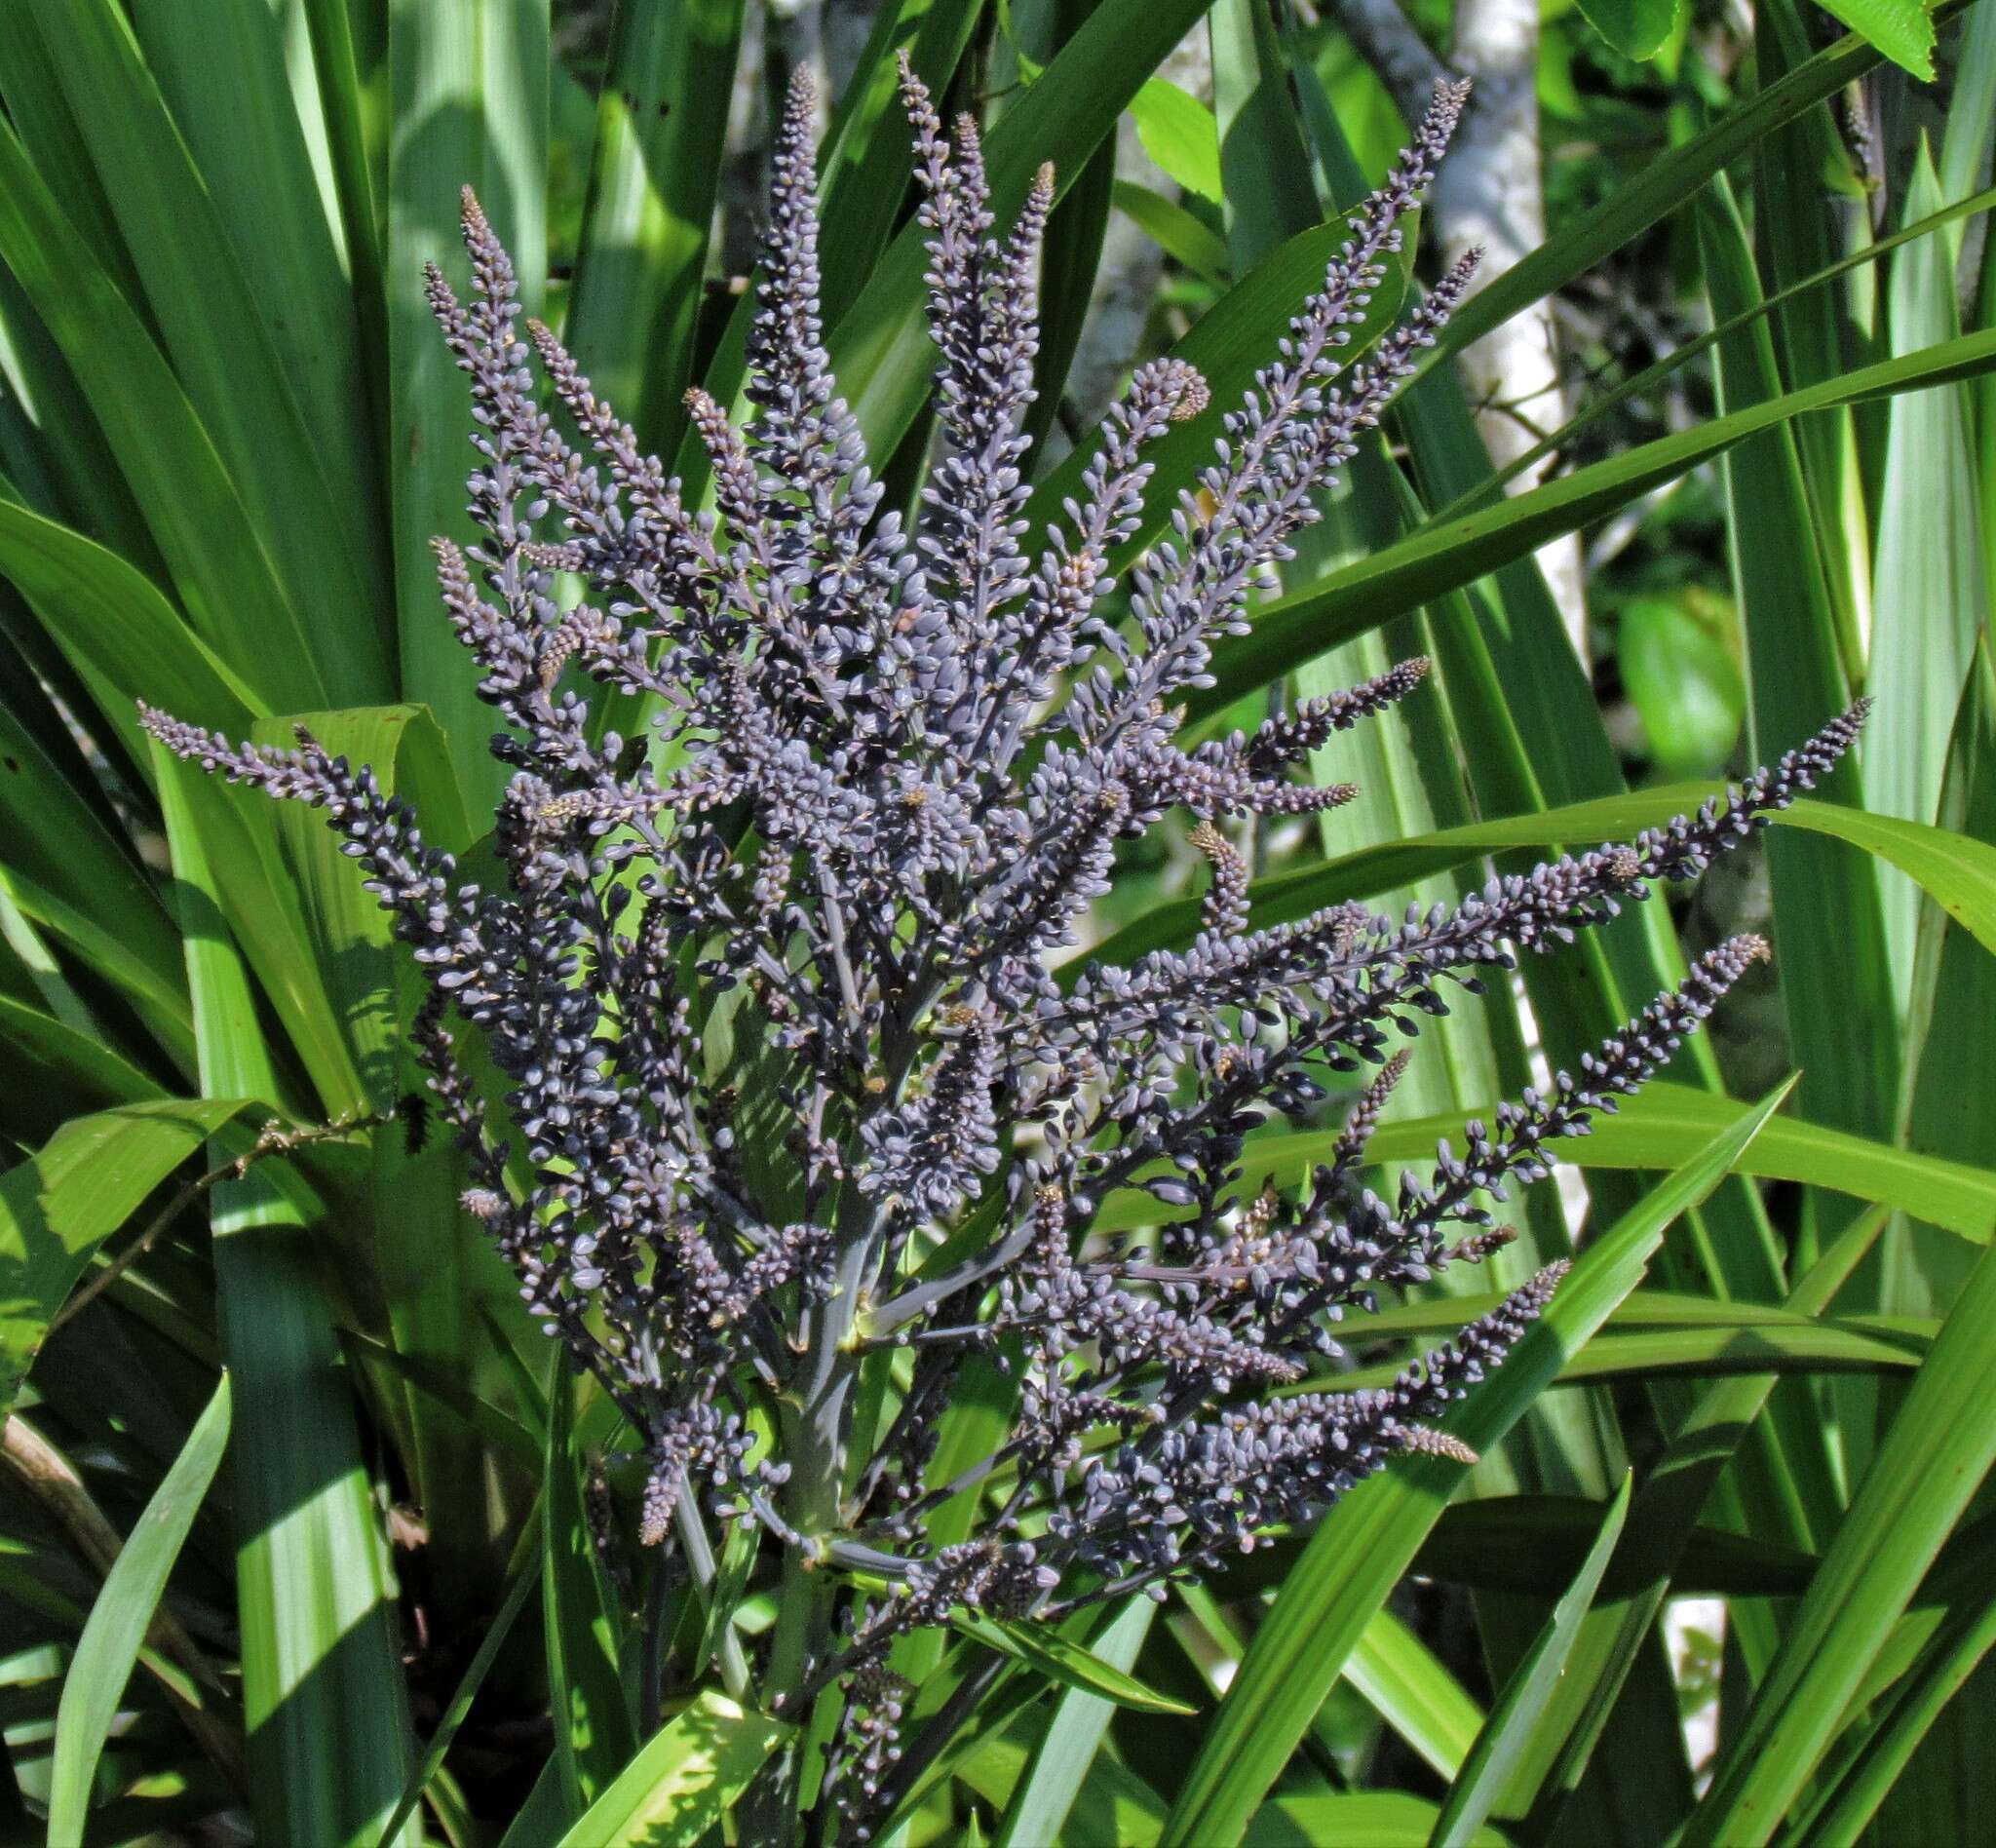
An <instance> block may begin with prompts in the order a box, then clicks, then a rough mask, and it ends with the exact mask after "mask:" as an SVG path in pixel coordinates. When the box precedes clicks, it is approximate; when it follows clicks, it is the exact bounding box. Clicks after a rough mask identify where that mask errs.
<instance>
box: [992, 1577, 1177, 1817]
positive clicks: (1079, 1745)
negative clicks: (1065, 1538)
mask: <svg viewBox="0 0 1996 1848" xmlns="http://www.w3.org/2000/svg"><path fill="white" fill-rule="evenodd" d="M1157 1611H1158V1607H1157V1605H1155V1604H1154V1603H1152V1602H1151V1600H1150V1599H1149V1598H1131V1599H1129V1600H1128V1601H1127V1602H1126V1603H1125V1604H1124V1605H1123V1607H1122V1609H1120V1610H1119V1611H1117V1613H1116V1614H1115V1616H1114V1617H1113V1618H1111V1619H1110V1621H1109V1623H1108V1625H1107V1626H1106V1628H1104V1629H1103V1630H1102V1631H1101V1632H1100V1633H1099V1634H1098V1635H1097V1636H1095V1637H1094V1641H1093V1644H1092V1645H1091V1647H1090V1650H1089V1653H1090V1655H1091V1656H1092V1657H1093V1658H1094V1662H1095V1663H1096V1664H1097V1665H1098V1666H1100V1667H1105V1668H1110V1669H1114V1670H1116V1671H1117V1672H1118V1673H1119V1674H1124V1675H1127V1674H1128V1673H1129V1672H1130V1670H1131V1668H1132V1666H1133V1664H1134V1663H1135V1661H1136V1658H1137V1656H1138V1655H1139V1654H1140V1653H1141V1651H1142V1648H1143V1643H1144V1638H1145V1637H1146V1636H1148V1635H1149V1634H1150V1626H1151V1620H1152V1619H1153V1618H1154V1617H1156V1615H1157ZM1115 1705H1116V1704H1115V1702H1114V1701H1112V1700H1110V1699H1108V1698H1107V1697H1106V1696H1104V1695H1101V1694H1095V1693H1091V1692H1088V1691H1086V1690H1084V1689H1081V1688H1070V1689H1069V1690H1068V1691H1067V1692H1066V1693H1065V1694H1063V1695H1062V1696H1061V1697H1060V1701H1059V1704H1058V1705H1057V1706H1056V1708H1055V1709H1054V1712H1053V1713H1052V1715H1051V1716H1050V1717H1049V1719H1048V1721H1047V1730H1046V1733H1045V1735H1044V1736H1043V1737H1042V1739H1041V1740H1040V1744H1039V1747H1038V1749H1037V1750H1036V1751H1035V1752H1033V1755H1032V1761H1031V1763H1030V1765H1029V1766H1028V1767H1027V1769H1026V1771H1025V1774H1024V1776H1023V1777H1022V1778H1021V1779H1020V1780H1019V1782H1018V1783H1017V1786H1016V1787H1015V1788H1014V1790H1013V1791H1012V1793H1011V1797H1010V1800H1009V1801H1008V1802H1007V1804H1006V1805H1005V1809H1004V1823H1003V1825H1002V1826H1001V1828H1000V1829H999V1831H998V1840H997V1848H1035V1844H1037V1843H1040V1842H1052V1841H1058V1840H1060V1839H1061V1837H1062V1831H1063V1829H1064V1826H1065V1825H1066V1822H1067V1817H1068V1812H1069V1811H1070V1810H1071V1809H1072V1808H1073V1806H1074V1799H1075V1796H1076V1794H1077V1793H1078V1792H1079V1791H1080V1790H1081V1787H1082V1784H1083V1782H1084V1781H1085V1780H1086V1779H1087V1777H1088V1775H1089V1767H1090V1765H1091V1764H1092V1763H1094V1757H1095V1753H1096V1752H1098V1751H1099V1750H1100V1748H1101V1742H1102V1735H1103V1734H1104V1733H1105V1732H1106V1731H1107V1730H1108V1725H1109V1720H1110V1718H1111V1716H1112V1715H1113V1713H1114V1711H1115Z"/></svg>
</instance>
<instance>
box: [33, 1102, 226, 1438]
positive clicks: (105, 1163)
mask: <svg viewBox="0 0 1996 1848" xmlns="http://www.w3.org/2000/svg"><path fill="white" fill-rule="evenodd" d="M249 1107H252V1106H249V1105H246V1104H244V1103H242V1102H239V1101H237V1100H234V1099H229V1098H202V1099H191V1100H187V1101H179V1100H175V1101H173V1102H171V1103H134V1104H127V1105H124V1106H121V1107H120V1108H118V1109H115V1110H106V1111H103V1112H102V1113H101V1114H99V1115H96V1116H88V1117H79V1118H77V1119H76V1120H75V1121H74V1122H71V1123H65V1124H64V1125H63V1126H62V1128H61V1129H59V1130H58V1131H57V1133H56V1135H55V1136H54V1137H53V1138H52V1139H51V1140H50V1142H49V1144H48V1146H47V1147H46V1148H43V1149H42V1150H40V1151H39V1152H38V1153H37V1154H35V1155H33V1156H31V1157H30V1158H29V1159H28V1160H27V1161H25V1162H23V1163H21V1165H20V1166H19V1167H18V1168H15V1169H11V1170H10V1171H9V1172H8V1173H7V1174H6V1175H5V1176H4V1178H0V1406H11V1405H13V1403H14V1396H15V1394H16V1393H17V1392H19V1389H20V1382H21V1380H22V1378H23V1377H25V1375H26V1373H27V1369H28V1367H29V1366H30V1364H31V1363H32V1362H33V1360H34V1357H35V1352H36V1350H37V1349H38V1348H39V1347H40V1346H41V1343H42V1337H43V1336H44V1335H45V1334H46V1333H47V1332H48V1328H49V1323H50V1321H51V1319H52V1318H53V1317H54V1316H55V1314H56V1312H57V1311H58V1309H60V1308H61V1307H62V1304H63V1301H64V1299H65V1298H66V1297H67V1296H68V1294H69V1292H70V1290H72V1289H73V1288H74V1287H75V1285H76V1282H77V1280H78V1279H79V1278H80V1277H81V1276H82V1275H83V1273H84V1271H85V1269H86V1268H87V1267H88V1265H89V1263H90V1260H91V1254H92V1253H93V1252H94V1251H96V1248H97V1247H98V1246H99V1245H101V1244H102V1243H103V1242H104V1240H105V1239H107V1238H109V1237H110V1236H111V1234H112V1233H114V1232H115V1231H117V1230H118V1228H119V1227H120V1226H121V1225H123V1224H124V1223H125V1221H126V1220H127V1219H129V1218H130V1217H131V1216H132V1214H133V1213H135V1212H136V1211H137V1210H138V1208H139V1207H140V1205H141V1204H142V1203H143V1202H144V1200H145V1197H146V1195H147V1194H149V1193H151V1192H152V1190H153V1189H154V1188H155V1187H157V1186H158V1185H159V1184H160V1182H161V1181H163V1180H165V1179H166V1178H167V1176H168V1175H170V1174H172V1173H173V1170H174V1169H176V1168H178V1167H179V1166H180V1164H181V1163H182V1162H185V1161H187V1160H188V1159H190V1158H191V1157H194V1156H198V1155H199V1154H200V1153H201V1150H202V1147H203V1145H204V1144H205V1143H206V1142H207V1141H208V1140H209V1138H210V1137H211V1136H214V1135H216V1134H217V1133H218V1132H219V1131H220V1130H221V1129H222V1128H223V1126H224V1125H226V1124H228V1123H230V1122H233V1121H234V1120H235V1119H236V1118H237V1117H238V1116H240V1115H241V1114H242V1113H243V1111H244V1110H245V1109H246V1108H249Z"/></svg>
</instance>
